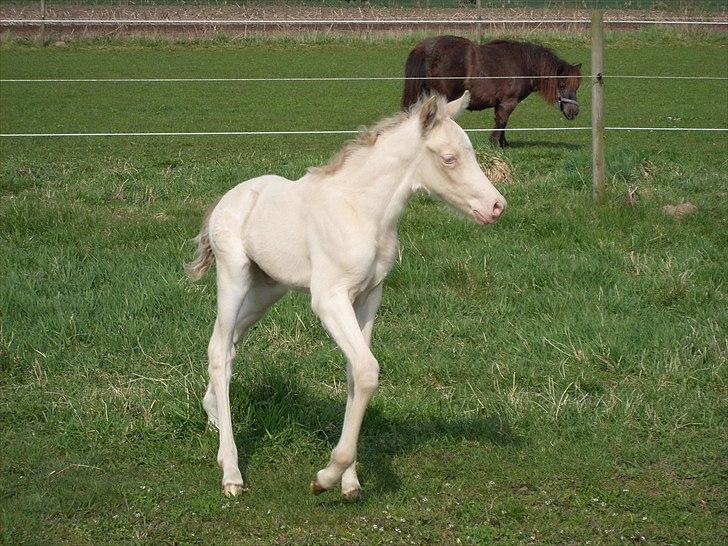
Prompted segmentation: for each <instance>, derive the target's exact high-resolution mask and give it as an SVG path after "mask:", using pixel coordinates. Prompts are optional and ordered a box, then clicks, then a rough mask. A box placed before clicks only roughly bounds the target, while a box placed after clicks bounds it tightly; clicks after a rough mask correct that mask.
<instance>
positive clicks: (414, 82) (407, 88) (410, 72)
mask: <svg viewBox="0 0 728 546" xmlns="http://www.w3.org/2000/svg"><path fill="white" fill-rule="evenodd" d="M404 76H405V78H407V79H406V80H404V94H403V96H402V109H403V110H404V109H405V108H407V107H409V106H412V105H413V104H414V103H416V102H417V101H418V100H419V98H420V95H422V93H423V92H425V91H427V89H428V87H427V80H419V79H416V78H424V77H426V76H427V54H426V52H425V50H424V48H421V47H415V48H414V49H413V50H412V51H410V54H409V56H408V57H407V62H406V63H405V65H404Z"/></svg>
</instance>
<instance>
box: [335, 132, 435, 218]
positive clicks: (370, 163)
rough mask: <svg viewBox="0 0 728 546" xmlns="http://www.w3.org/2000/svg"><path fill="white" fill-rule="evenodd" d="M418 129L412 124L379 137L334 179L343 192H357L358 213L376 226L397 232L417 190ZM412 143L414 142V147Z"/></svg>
mask: <svg viewBox="0 0 728 546" xmlns="http://www.w3.org/2000/svg"><path fill="white" fill-rule="evenodd" d="M416 131H417V128H416V126H415V125H413V123H412V122H404V123H403V124H402V126H400V127H398V128H396V129H394V130H393V131H391V132H387V133H385V134H383V135H381V136H380V137H379V140H378V142H376V143H375V144H374V145H373V146H372V147H371V148H368V149H366V150H362V151H360V152H359V153H357V154H356V155H355V156H354V157H351V158H350V159H349V160H348V161H347V162H346V164H345V165H344V167H343V168H342V170H341V171H340V172H339V173H337V175H336V176H335V177H334V181H335V182H333V183H334V184H336V185H340V187H341V190H342V191H345V192H347V193H348V192H351V191H352V190H353V191H354V192H356V195H355V200H356V206H357V209H358V210H361V211H362V213H364V214H366V216H367V217H368V218H370V219H371V220H372V221H374V222H376V223H377V224H379V227H380V229H385V230H389V229H392V230H393V229H396V227H397V222H398V221H399V218H400V216H401V215H402V213H403V212H404V209H405V207H406V206H407V202H408V201H409V199H410V197H411V196H412V194H413V193H414V192H415V191H416V190H417V188H418V184H417V183H416V182H417V180H416V176H415V172H416V170H417V166H418V164H419V162H420V161H421V159H422V149H421V145H420V144H419V143H420V137H419V134H415V132H416ZM413 143H417V144H416V145H414V146H413Z"/></svg>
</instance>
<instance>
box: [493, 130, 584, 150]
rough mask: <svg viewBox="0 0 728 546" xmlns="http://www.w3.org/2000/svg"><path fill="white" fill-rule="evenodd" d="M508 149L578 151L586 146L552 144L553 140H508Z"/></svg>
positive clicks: (561, 143)
mask: <svg viewBox="0 0 728 546" xmlns="http://www.w3.org/2000/svg"><path fill="white" fill-rule="evenodd" d="M506 132H508V130H507V129H506ZM508 147H509V148H561V149H564V150H579V149H582V148H585V147H586V144H575V143H573V142H554V141H553V140H526V141H519V140H509V141H508Z"/></svg>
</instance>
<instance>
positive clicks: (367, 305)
mask: <svg viewBox="0 0 728 546" xmlns="http://www.w3.org/2000/svg"><path fill="white" fill-rule="evenodd" d="M381 302H382V284H381V283H380V284H378V285H377V286H375V287H374V288H373V289H371V290H370V291H369V292H367V293H364V294H362V295H361V296H359V297H358V298H357V299H356V300H355V301H354V313H355V314H356V320H357V322H358V323H359V328H360V329H361V332H362V334H363V335H364V339H365V341H366V342H367V345H368V346H371V342H372V328H373V327H374V317H375V316H376V314H377V309H379V304H380V303H381ZM346 379H347V391H348V392H347V398H346V408H347V410H348V409H349V407H350V406H351V403H352V401H353V400H354V378H353V374H352V372H351V366H347V367H346ZM341 494H342V495H343V496H344V498H346V499H347V500H356V499H359V498H360V497H361V496H362V489H361V485H360V484H359V478H358V477H357V475H356V460H354V462H353V463H351V466H350V467H349V468H347V469H346V470H345V471H344V474H343V476H341Z"/></svg>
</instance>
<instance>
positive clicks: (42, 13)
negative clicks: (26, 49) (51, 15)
mask: <svg viewBox="0 0 728 546" xmlns="http://www.w3.org/2000/svg"><path fill="white" fill-rule="evenodd" d="M45 16H46V13H45V0H40V45H41V46H44V45H45V43H46V40H45Z"/></svg>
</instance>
